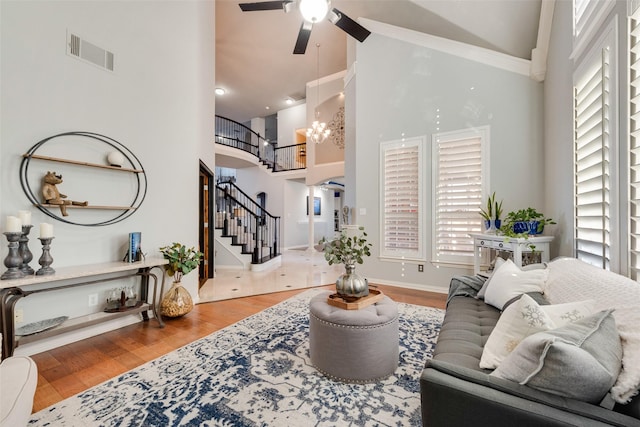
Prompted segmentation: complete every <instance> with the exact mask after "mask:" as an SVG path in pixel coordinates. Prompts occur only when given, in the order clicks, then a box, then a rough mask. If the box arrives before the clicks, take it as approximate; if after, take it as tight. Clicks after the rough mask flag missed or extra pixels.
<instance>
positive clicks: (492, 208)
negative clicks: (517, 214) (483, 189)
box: [480, 191, 502, 232]
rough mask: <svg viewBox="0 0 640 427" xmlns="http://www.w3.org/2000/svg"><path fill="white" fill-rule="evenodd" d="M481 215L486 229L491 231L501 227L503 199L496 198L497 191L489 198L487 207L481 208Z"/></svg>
mask: <svg viewBox="0 0 640 427" xmlns="http://www.w3.org/2000/svg"><path fill="white" fill-rule="evenodd" d="M480 216H482V218H484V225H485V229H486V230H487V231H489V232H495V231H497V230H499V229H500V225H501V217H502V200H500V201H499V202H498V201H497V200H496V192H495V191H494V192H493V193H492V194H491V195H490V196H489V197H488V198H487V206H486V209H483V208H480Z"/></svg>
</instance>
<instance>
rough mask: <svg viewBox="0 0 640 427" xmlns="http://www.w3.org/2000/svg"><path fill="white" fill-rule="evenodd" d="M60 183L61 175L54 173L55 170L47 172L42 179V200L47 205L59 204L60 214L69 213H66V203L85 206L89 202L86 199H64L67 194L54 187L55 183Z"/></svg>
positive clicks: (66, 214) (65, 214)
mask: <svg viewBox="0 0 640 427" xmlns="http://www.w3.org/2000/svg"><path fill="white" fill-rule="evenodd" d="M61 183H62V175H56V173H55V172H47V174H46V175H45V176H44V178H43V179H42V197H43V198H44V202H45V203H47V204H49V205H58V206H60V212H61V213H62V216H68V215H69V214H68V213H67V206H68V205H75V206H87V205H88V204H89V203H88V202H87V201H84V202H77V201H73V200H64V199H66V198H67V195H66V194H62V193H60V191H58V187H56V185H57V184H61Z"/></svg>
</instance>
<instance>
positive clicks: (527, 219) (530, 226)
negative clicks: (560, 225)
mask: <svg viewBox="0 0 640 427" xmlns="http://www.w3.org/2000/svg"><path fill="white" fill-rule="evenodd" d="M546 224H555V221H554V220H553V219H551V218H547V217H546V216H545V215H544V214H542V213H540V212H538V211H537V210H536V209H535V208H531V207H529V208H526V209H520V210H517V211H511V212H509V213H508V214H507V216H506V218H505V220H504V223H503V224H502V227H500V231H501V232H502V234H504V235H505V236H510V237H526V236H528V235H536V234H541V233H542V232H543V231H544V226H545V225H546Z"/></svg>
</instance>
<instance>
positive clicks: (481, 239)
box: [471, 234, 553, 274]
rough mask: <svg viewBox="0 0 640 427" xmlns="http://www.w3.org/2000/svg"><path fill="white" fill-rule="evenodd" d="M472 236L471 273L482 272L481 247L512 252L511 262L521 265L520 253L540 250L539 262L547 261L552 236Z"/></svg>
mask: <svg viewBox="0 0 640 427" xmlns="http://www.w3.org/2000/svg"><path fill="white" fill-rule="evenodd" d="M471 237H472V238H473V250H474V255H473V273H474V274H478V273H481V272H482V269H481V258H482V250H483V249H494V250H497V251H506V252H511V253H512V254H513V262H514V264H515V265H517V266H518V267H522V255H523V254H526V253H532V252H534V251H535V252H540V257H541V262H548V261H549V243H551V241H552V240H553V236H530V237H528V238H523V237H518V238H516V237H507V236H501V235H497V234H471Z"/></svg>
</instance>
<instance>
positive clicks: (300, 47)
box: [293, 21, 313, 55]
mask: <svg viewBox="0 0 640 427" xmlns="http://www.w3.org/2000/svg"><path fill="white" fill-rule="evenodd" d="M312 28H313V24H312V23H311V22H307V21H303V22H302V25H301V26H300V31H299V32H298V40H296V47H294V48H293V54H294V55H304V53H305V52H306V51H307V44H308V43H309V37H311V29H312Z"/></svg>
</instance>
